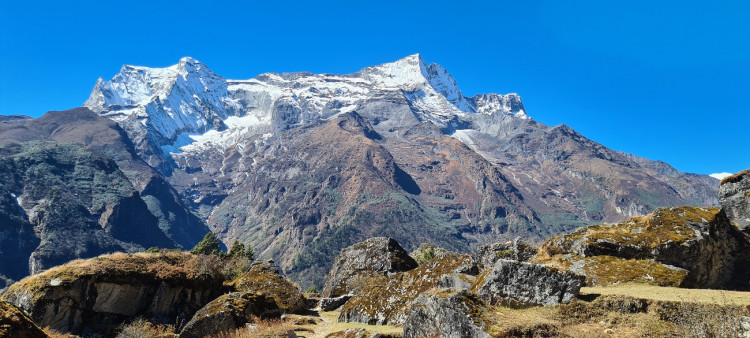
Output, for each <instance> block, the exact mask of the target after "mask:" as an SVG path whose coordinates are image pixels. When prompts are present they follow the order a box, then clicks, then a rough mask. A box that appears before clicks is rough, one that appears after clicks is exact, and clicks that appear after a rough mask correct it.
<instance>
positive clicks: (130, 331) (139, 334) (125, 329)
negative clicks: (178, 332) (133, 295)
mask: <svg viewBox="0 0 750 338" xmlns="http://www.w3.org/2000/svg"><path fill="white" fill-rule="evenodd" d="M119 331H120V332H119V333H118V334H117V338H145V337H157V336H162V335H168V334H174V333H175V332H174V327H173V326H171V325H157V324H153V323H150V322H148V321H146V320H145V319H143V318H141V317H138V318H136V319H135V320H134V321H132V322H130V323H127V324H123V325H122V326H120V328H119Z"/></svg>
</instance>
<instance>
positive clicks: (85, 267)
mask: <svg viewBox="0 0 750 338" xmlns="http://www.w3.org/2000/svg"><path fill="white" fill-rule="evenodd" d="M223 282H224V278H223V275H222V274H221V272H220V261H219V259H218V258H217V257H216V256H196V255H191V254H188V253H183V252H167V251H164V252H161V253H156V254H150V253H139V254H122V253H117V254H112V255H104V256H100V257H97V258H92V259H87V260H76V261H73V262H70V263H68V264H65V265H62V266H59V267H55V268H52V269H49V270H47V271H45V272H42V273H40V274H37V275H34V276H31V277H27V278H24V279H23V280H21V281H20V282H17V283H15V284H13V285H11V286H10V287H9V288H8V289H7V290H6V291H5V292H4V293H3V294H2V295H1V296H0V298H1V299H2V300H5V301H7V302H9V303H12V304H13V305H15V306H17V307H19V308H21V309H23V310H24V311H25V312H26V313H28V314H29V316H30V317H31V318H32V319H33V321H34V322H35V323H37V324H38V325H40V326H42V327H50V328H51V329H53V330H55V331H59V332H66V333H71V334H75V335H84V336H97V335H99V336H112V335H113V334H114V332H115V329H116V328H117V327H118V326H119V325H121V324H122V323H124V322H129V321H132V320H133V319H135V318H136V317H144V318H148V320H149V321H151V322H154V323H161V324H174V323H175V322H178V321H181V320H186V319H188V318H191V317H192V316H193V314H194V313H195V311H196V310H198V309H200V308H201V307H203V305H205V304H206V303H208V302H209V301H211V300H212V299H214V298H216V297H217V296H219V295H221V294H222V293H223V291H224V286H223Z"/></svg>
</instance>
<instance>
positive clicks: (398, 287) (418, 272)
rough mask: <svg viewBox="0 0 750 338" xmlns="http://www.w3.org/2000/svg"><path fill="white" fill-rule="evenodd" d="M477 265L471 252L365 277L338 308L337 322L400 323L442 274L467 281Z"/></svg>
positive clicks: (469, 280) (436, 284) (470, 281)
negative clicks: (360, 284)
mask: <svg viewBox="0 0 750 338" xmlns="http://www.w3.org/2000/svg"><path fill="white" fill-rule="evenodd" d="M476 272H477V268H476V264H474V260H473V259H472V257H471V256H470V255H458V254H451V255H448V256H446V257H443V258H439V259H433V260H431V261H429V262H427V263H424V264H422V265H421V266H419V267H418V268H416V269H413V270H409V271H405V272H400V273H396V274H394V275H391V276H380V277H373V278H370V279H369V280H367V284H366V285H363V287H362V288H361V291H360V292H359V293H357V294H355V295H354V297H352V298H351V299H350V300H349V301H348V302H346V304H344V306H343V307H342V308H341V314H340V315H339V318H338V321H339V322H357V323H365V324H378V325H382V324H389V325H398V324H403V323H404V321H405V320H406V317H407V315H408V311H409V309H410V308H411V304H412V302H413V301H414V300H415V299H416V298H417V297H419V295H421V294H422V293H424V292H427V291H429V290H431V289H433V288H435V287H438V286H440V283H441V280H442V279H443V277H444V276H451V275H457V276H458V278H462V279H464V280H465V281H466V282H468V283H473V282H474V281H475V277H474V276H473V275H470V274H467V273H476Z"/></svg>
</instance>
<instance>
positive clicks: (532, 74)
mask: <svg viewBox="0 0 750 338" xmlns="http://www.w3.org/2000/svg"><path fill="white" fill-rule="evenodd" d="M747 18H750V2H748V1H718V2H711V3H709V2H698V1H658V2H655V1H640V0H639V1H627V2H624V1H623V2H615V1H575V0H573V1H521V0H515V1H487V2H474V1H461V2H455V1H451V2H440V1H429V2H422V3H417V2H413V3H410V4H402V3H401V2H400V1H377V2H358V1H325V2H317V1H285V2H283V5H278V4H271V3H270V2H252V1H248V2H240V3H235V2H234V1H222V0H216V1H211V2H198V1H179V2H171V3H170V2H160V1H128V2H109V1H91V2H88V1H65V2H48V1H36V2H23V1H2V2H0V114H6V115H7V114H26V115H30V116H35V117H36V116H41V115H42V114H43V113H44V112H46V111H49V110H63V109H68V108H72V107H77V106H80V105H81V104H82V103H83V102H84V101H85V100H86V98H88V95H89V93H90V91H91V89H92V88H93V86H94V84H95V82H96V79H97V78H98V77H104V78H106V79H109V78H111V77H112V76H113V75H114V74H116V73H117V72H118V71H119V69H120V67H121V66H122V65H123V64H133V65H143V66H152V67H162V66H168V65H171V64H174V63H176V62H177V61H178V60H179V58H180V57H183V56H192V57H194V58H196V59H198V60H200V61H201V62H203V63H205V64H207V65H208V66H209V67H210V68H211V69H213V70H214V71H215V72H217V73H218V74H220V75H222V76H224V77H226V78H234V79H247V78H251V77H254V76H256V75H258V74H261V73H264V72H290V71H310V72H315V73H323V72H325V73H351V72H355V71H357V70H359V69H360V68H363V67H365V66H370V65H375V64H380V63H384V62H389V61H393V60H396V59H399V58H402V57H404V56H406V55H409V54H413V53H420V54H421V55H422V57H423V58H424V59H425V60H426V61H427V62H436V63H439V64H441V65H443V66H444V67H445V68H446V69H447V70H448V71H449V72H450V73H451V74H452V75H453V76H454V78H455V79H456V81H457V82H458V84H459V86H460V87H461V89H462V91H463V92H464V94H466V95H469V96H470V95H473V94H477V93H486V92H495V93H509V92H516V93H519V94H520V95H521V97H522V98H523V101H524V104H525V106H526V108H527V112H528V114H529V115H530V116H531V117H533V118H534V119H536V120H537V121H540V122H542V123H545V124H548V125H557V124H560V123H565V124H568V125H570V126H571V127H573V128H574V129H576V130H577V131H579V132H580V133H582V134H583V135H585V136H587V137H589V138H591V139H593V140H595V141H597V142H600V143H602V144H604V145H605V146H607V147H609V148H612V149H615V150H621V151H625V152H629V153H633V154H636V155H639V156H643V157H646V158H650V159H655V160H663V161H666V162H668V163H670V164H672V165H673V166H675V167H676V168H677V169H679V170H682V171H688V172H696V173H703V174H709V173H715V172H722V171H728V172H737V171H740V170H744V169H747V168H749V167H750V133H748V129H750V109H748V103H747V99H748V95H749V94H750V23H748V22H750V20H748V19H747Z"/></svg>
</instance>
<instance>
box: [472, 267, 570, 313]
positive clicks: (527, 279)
mask: <svg viewBox="0 0 750 338" xmlns="http://www.w3.org/2000/svg"><path fill="white" fill-rule="evenodd" d="M582 283H583V277H582V276H579V275H576V274H573V273H570V272H557V271H554V270H551V269H548V268H546V267H544V266H541V265H536V264H530V263H525V262H517V261H512V260H506V259H501V260H498V261H497V262H495V265H494V266H493V267H492V271H490V272H489V274H488V275H487V276H486V277H485V278H484V282H483V283H482V284H481V285H480V287H479V290H478V291H477V295H479V297H480V298H482V299H483V300H484V301H486V302H488V303H490V304H498V303H505V304H509V305H521V306H527V305H554V304H558V303H567V302H569V301H570V300H571V299H573V297H575V296H576V295H578V292H579V290H580V289H581V284H582Z"/></svg>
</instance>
